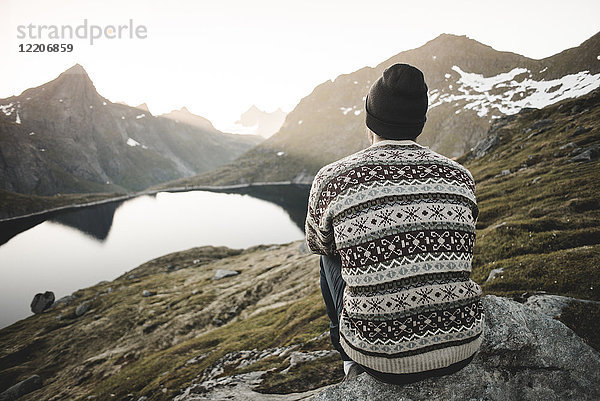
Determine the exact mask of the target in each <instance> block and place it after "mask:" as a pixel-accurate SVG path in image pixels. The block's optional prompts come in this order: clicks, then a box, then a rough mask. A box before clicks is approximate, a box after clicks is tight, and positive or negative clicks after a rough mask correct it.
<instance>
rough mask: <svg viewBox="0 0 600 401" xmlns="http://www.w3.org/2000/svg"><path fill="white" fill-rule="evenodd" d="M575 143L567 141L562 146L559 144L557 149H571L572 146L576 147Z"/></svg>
mask: <svg viewBox="0 0 600 401" xmlns="http://www.w3.org/2000/svg"><path fill="white" fill-rule="evenodd" d="M576 147H577V144H576V143H575V142H569V143H567V144H565V145H563V146H561V147H560V148H559V149H560V150H564V149H572V148H576Z"/></svg>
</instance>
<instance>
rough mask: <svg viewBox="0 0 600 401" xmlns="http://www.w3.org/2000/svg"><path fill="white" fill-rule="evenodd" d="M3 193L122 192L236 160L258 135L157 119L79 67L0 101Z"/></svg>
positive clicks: (143, 106)
mask: <svg viewBox="0 0 600 401" xmlns="http://www.w3.org/2000/svg"><path fill="white" fill-rule="evenodd" d="M0 111H1V112H0V189H3V190H6V191H11V192H19V193H25V194H37V195H50V194H55V193H59V192H60V193H71V192H111V191H112V192H114V191H116V192H123V191H131V190H140V189H143V188H146V187H148V186H150V185H154V184H157V183H160V182H164V181H168V180H173V179H176V178H180V177H186V176H192V175H195V174H198V173H201V172H204V171H208V170H211V169H214V168H215V167H217V166H219V165H222V164H224V163H227V162H230V161H232V160H234V159H235V158H236V157H237V156H239V155H240V154H242V153H243V152H245V151H246V150H248V149H250V148H251V147H253V146H254V145H256V144H257V143H259V142H260V141H261V138H260V137H256V136H255V137H252V136H241V135H232V134H224V133H222V132H220V131H218V130H216V129H215V128H214V127H213V126H212V124H210V123H206V124H196V123H195V122H196V121H201V120H204V119H203V118H202V117H199V116H194V115H192V114H191V113H189V112H188V113H186V118H182V119H180V120H173V119H171V118H168V116H167V117H160V116H159V117H155V116H153V115H152V114H151V113H150V111H149V110H148V107H147V105H146V104H145V103H144V104H141V105H139V106H137V107H129V106H127V105H124V104H118V103H112V102H110V101H109V100H107V99H105V98H104V97H102V96H101V95H100V94H99V93H98V92H97V91H96V88H95V87H94V84H93V83H92V81H91V79H90V78H89V76H88V74H87V73H86V71H85V70H84V68H83V67H82V66H81V65H79V64H77V65H75V66H73V67H71V68H70V69H68V70H67V71H65V72H63V73H62V74H60V75H59V76H58V77H57V78H56V79H54V80H53V81H50V82H48V83H46V84H44V85H41V86H38V87H36V88H31V89H27V90H26V91H24V92H23V93H22V94H21V95H19V96H12V97H9V98H6V99H0Z"/></svg>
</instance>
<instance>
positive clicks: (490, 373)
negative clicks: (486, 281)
mask: <svg viewBox="0 0 600 401" xmlns="http://www.w3.org/2000/svg"><path fill="white" fill-rule="evenodd" d="M483 305H484V312H485V320H486V323H485V324H486V327H485V329H484V332H485V334H484V341H483V344H482V346H481V349H480V350H479V352H478V354H477V355H476V357H475V359H474V360H473V362H471V364H469V365H468V366H467V367H465V368H464V369H462V370H461V371H459V372H457V373H455V374H453V375H450V376H444V377H439V378H432V379H427V380H424V381H421V382H417V383H413V384H408V385H404V386H394V385H389V384H384V383H381V382H378V381H377V380H375V379H373V378H372V377H371V376H369V375H368V374H362V375H360V376H359V377H358V378H357V379H355V380H353V381H349V382H345V383H340V384H338V385H335V386H332V387H329V388H327V389H325V390H324V391H322V392H321V393H319V394H318V395H317V397H316V398H315V400H321V401H324V400H327V401H335V400H372V401H377V400H385V401H389V400H400V399H401V400H403V401H417V400H449V401H453V400H489V401H493V400H498V401H500V400H502V401H512V400H524V401H527V400H556V401H558V400H597V399H598V394H600V354H598V353H597V352H596V351H595V350H593V349H592V348H591V347H589V346H588V345H587V344H585V342H583V340H582V339H581V338H579V337H577V335H576V334H575V333H574V332H573V331H572V330H571V329H569V328H568V327H566V326H565V325H563V324H562V323H560V322H559V321H557V320H554V319H551V318H550V317H548V316H546V315H543V314H541V313H538V312H536V311H534V310H532V309H531V308H529V307H527V306H524V305H522V304H519V303H518V302H515V301H511V300H508V299H505V298H499V297H495V296H486V297H484V298H483Z"/></svg>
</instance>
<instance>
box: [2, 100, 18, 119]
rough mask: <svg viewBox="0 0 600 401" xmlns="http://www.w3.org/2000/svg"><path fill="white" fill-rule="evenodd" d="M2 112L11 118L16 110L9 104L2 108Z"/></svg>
mask: <svg viewBox="0 0 600 401" xmlns="http://www.w3.org/2000/svg"><path fill="white" fill-rule="evenodd" d="M0 110H2V112H3V113H4V114H5V115H7V116H10V115H11V114H12V112H13V111H14V110H15V109H14V107H13V103H9V104H5V105H2V106H0Z"/></svg>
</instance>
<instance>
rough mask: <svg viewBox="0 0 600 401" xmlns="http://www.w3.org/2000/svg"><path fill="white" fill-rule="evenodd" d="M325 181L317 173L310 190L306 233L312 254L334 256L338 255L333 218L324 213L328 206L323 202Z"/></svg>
mask: <svg viewBox="0 0 600 401" xmlns="http://www.w3.org/2000/svg"><path fill="white" fill-rule="evenodd" d="M324 185H326V184H325V180H323V177H322V175H321V172H319V173H317V175H316V176H315V179H314V181H313V184H312V187H311V189H310V196H309V198H308V212H307V214H306V223H305V227H304V231H305V233H306V244H307V245H308V248H309V249H310V250H311V252H312V253H317V254H320V255H329V256H333V255H335V254H337V251H336V249H335V240H334V235H333V224H332V223H333V222H332V218H331V217H329V216H328V215H326V213H325V212H324V211H325V209H326V206H327V205H325V204H324V202H323V187H324Z"/></svg>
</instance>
